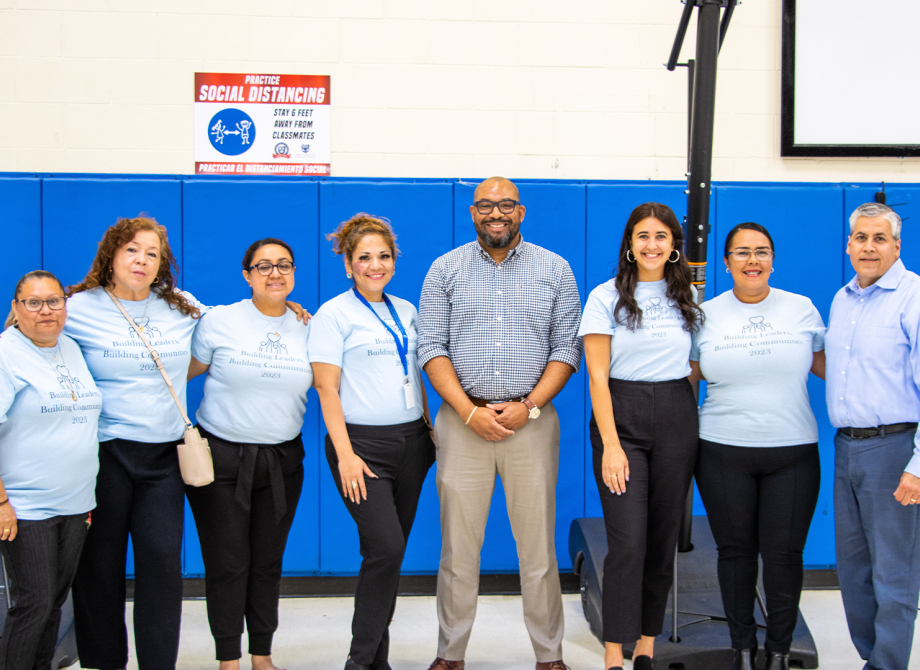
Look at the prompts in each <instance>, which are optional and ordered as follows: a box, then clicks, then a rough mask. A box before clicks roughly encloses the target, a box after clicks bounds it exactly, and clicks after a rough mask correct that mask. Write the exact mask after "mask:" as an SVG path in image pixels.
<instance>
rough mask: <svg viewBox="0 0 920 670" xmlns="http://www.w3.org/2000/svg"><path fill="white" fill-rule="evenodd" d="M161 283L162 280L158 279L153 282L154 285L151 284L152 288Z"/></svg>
mask: <svg viewBox="0 0 920 670" xmlns="http://www.w3.org/2000/svg"><path fill="white" fill-rule="evenodd" d="M159 283H160V278H159V277H157V278H156V279H154V280H153V283H152V284H151V286H156V285H157V284H159Z"/></svg>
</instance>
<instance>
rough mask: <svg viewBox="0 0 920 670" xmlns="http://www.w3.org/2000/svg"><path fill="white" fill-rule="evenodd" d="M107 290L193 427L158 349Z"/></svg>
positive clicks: (177, 405) (185, 418)
mask: <svg viewBox="0 0 920 670" xmlns="http://www.w3.org/2000/svg"><path fill="white" fill-rule="evenodd" d="M105 292H106V293H108V294H109V297H110V298H111V299H112V302H114V303H115V306H116V307H117V308H118V310H119V311H120V312H121V313H122V315H123V316H124V317H125V321H127V322H128V323H129V324H130V325H131V327H132V328H134V332H136V333H137V336H138V337H140V338H141V342H143V343H144V344H145V345H146V346H147V351H149V352H150V358H152V359H153V362H154V363H156V366H157V370H159V371H160V374H161V375H163V381H165V382H166V386H167V387H168V388H169V392H170V394H172V397H173V400H175V402H176V407H178V408H179V413H180V414H181V415H182V420H183V421H185V427H186V429H188V428H191V427H192V422H191V421H189V420H188V415H187V414H186V413H185V410H184V409H182V403H180V402H179V396H177V395H176V390H175V389H174V388H173V383H172V380H171V379H170V378H169V375H168V374H166V369H165V368H164V367H163V363H162V362H161V361H160V355H159V354H158V353H157V351H156V349H154V348H153V347H152V346H150V342H148V341H147V338H146V337H145V336H144V331H143V330H141V328H140V326H138V325H137V323H135V322H134V319H132V318H131V315H130V314H128V312H127V310H126V309H125V308H124V306H123V305H122V304H121V301H120V300H119V299H118V298H116V297H115V294H114V293H112V291H111V289H109V288H108V287H106V289H105Z"/></svg>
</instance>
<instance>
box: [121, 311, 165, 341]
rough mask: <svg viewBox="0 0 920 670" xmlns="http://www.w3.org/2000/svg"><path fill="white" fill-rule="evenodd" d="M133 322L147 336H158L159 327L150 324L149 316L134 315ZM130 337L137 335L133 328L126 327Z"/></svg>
mask: <svg viewBox="0 0 920 670" xmlns="http://www.w3.org/2000/svg"><path fill="white" fill-rule="evenodd" d="M134 323H136V324H137V327H138V328H140V329H141V332H142V333H143V334H144V335H146V336H147V337H159V336H160V329H159V328H157V327H156V326H153V325H151V324H150V317H149V316H135V317H134ZM128 332H129V333H130V334H131V337H137V331H136V330H134V328H128Z"/></svg>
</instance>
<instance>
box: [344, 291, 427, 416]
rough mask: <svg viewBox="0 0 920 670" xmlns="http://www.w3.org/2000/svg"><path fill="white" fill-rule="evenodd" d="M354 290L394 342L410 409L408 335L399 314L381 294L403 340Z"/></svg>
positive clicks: (413, 405) (411, 392) (411, 398)
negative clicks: (403, 376)
mask: <svg viewBox="0 0 920 670" xmlns="http://www.w3.org/2000/svg"><path fill="white" fill-rule="evenodd" d="M351 290H352V291H354V293H355V296H356V297H357V298H358V300H360V301H361V302H363V303H364V305H365V306H366V307H367V308H368V309H369V310H371V313H372V314H373V315H374V316H376V317H377V320H378V321H380V323H382V324H383V327H384V328H386V329H387V332H388V333H389V334H390V335H392V336H393V341H394V342H395V343H396V351H397V352H398V353H399V361H400V362H401V363H402V368H403V375H405V383H404V384H403V393H404V394H405V396H406V409H412V408H413V407H415V392H414V391H413V389H412V380H411V379H410V378H409V336H408V335H407V334H406V329H405V328H403V325H402V321H400V320H399V314H397V313H396V308H395V307H393V303H392V302H391V301H390V299H389V298H388V297H387V295H386V293H384V294H383V302H385V303H386V306H387V309H388V310H390V316H391V317H393V321H394V322H395V323H396V327H397V328H398V329H399V333H400V335H402V337H403V338H405V342H403V339H402V338H400V337H399V336H398V335H397V334H396V333H394V332H393V329H392V328H390V327H389V326H388V325H387V322H386V321H384V320H383V319H382V318H380V315H379V314H378V313H377V310H375V309H374V308H373V307H371V304H370V303H369V302H368V301H367V298H365V297H364V296H363V295H361V294H360V293H359V292H358V289H356V288H353V289H351Z"/></svg>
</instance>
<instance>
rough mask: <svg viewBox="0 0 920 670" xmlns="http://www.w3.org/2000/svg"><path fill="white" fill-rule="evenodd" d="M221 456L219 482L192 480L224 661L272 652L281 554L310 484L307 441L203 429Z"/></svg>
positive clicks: (211, 610) (211, 616) (212, 618)
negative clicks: (243, 438)
mask: <svg viewBox="0 0 920 670" xmlns="http://www.w3.org/2000/svg"><path fill="white" fill-rule="evenodd" d="M199 430H201V434H202V436H204V437H206V438H207V439H208V443H209V444H210V446H211V457H212V458H213V459H214V482H213V483H212V484H209V485H207V486H201V487H198V488H196V487H194V486H189V487H186V495H187V496H188V502H189V504H190V505H191V507H192V513H193V514H194V515H195V525H196V526H197V527H198V539H199V540H200V541H201V556H202V558H203V559H204V581H205V589H206V594H207V600H208V623H209V624H210V626H211V635H213V636H214V645H215V648H216V653H217V660H218V661H234V660H236V659H238V658H240V656H242V646H241V639H242V636H243V619H244V618H245V620H246V630H247V632H248V633H249V653H250V654H253V655H256V656H269V655H271V653H272V636H273V635H274V633H275V631H276V630H277V628H278V596H279V593H280V588H281V559H282V558H283V556H284V548H285V546H286V545H287V538H288V532H289V531H290V530H291V524H292V523H293V522H294V513H295V512H296V511H297V503H298V501H299V500H300V491H301V489H302V488H303V457H304V450H303V441H302V440H301V439H300V436H299V435H298V436H297V437H296V438H294V439H293V440H289V441H288V442H282V443H281V444H241V443H239V442H230V441H229V440H224V439H222V438H220V437H217V436H216V435H214V434H213V433H209V432H208V431H206V430H204V429H202V428H201V427H200V426H199Z"/></svg>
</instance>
